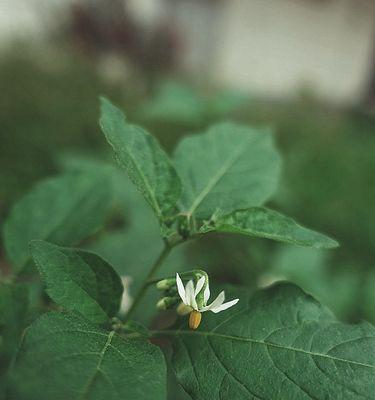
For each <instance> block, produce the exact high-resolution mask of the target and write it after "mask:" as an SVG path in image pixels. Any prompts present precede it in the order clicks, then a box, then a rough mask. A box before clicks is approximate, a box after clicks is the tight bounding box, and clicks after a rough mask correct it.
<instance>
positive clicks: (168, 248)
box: [125, 242, 174, 322]
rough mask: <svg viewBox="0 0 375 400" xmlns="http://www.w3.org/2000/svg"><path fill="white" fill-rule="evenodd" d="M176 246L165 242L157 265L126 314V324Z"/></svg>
mask: <svg viewBox="0 0 375 400" xmlns="http://www.w3.org/2000/svg"><path fill="white" fill-rule="evenodd" d="M173 247H174V245H171V244H169V243H168V242H165V246H164V249H163V251H162V252H161V253H160V255H159V257H158V258H157V259H156V261H155V263H154V264H153V266H152V267H151V269H150V271H149V273H148V274H147V276H146V278H145V280H144V282H143V284H142V286H141V288H140V289H139V290H138V293H137V294H136V295H135V298H134V300H133V304H132V305H131V307H130V309H129V311H128V312H127V314H126V317H125V322H126V321H128V320H129V319H130V317H131V316H132V315H133V313H134V311H135V310H136V308H137V306H138V304H139V303H140V301H141V300H142V298H143V296H144V294H145V292H146V290H147V287H148V286H149V282H150V280H151V279H152V278H153V277H154V275H155V274H156V272H157V271H158V269H159V268H160V267H161V265H162V264H163V262H164V260H165V259H166V258H167V257H168V255H169V253H170V252H171V250H172V248H173Z"/></svg>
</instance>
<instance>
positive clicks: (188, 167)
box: [174, 123, 280, 218]
mask: <svg viewBox="0 0 375 400" xmlns="http://www.w3.org/2000/svg"><path fill="white" fill-rule="evenodd" d="M174 160H175V164H176V168H177V171H178V173H179V175H180V177H181V179H182V182H183V192H182V198H181V208H182V211H183V212H184V213H186V214H188V215H193V214H194V215H195V216H197V217H199V218H209V217H210V216H211V215H212V214H213V213H214V212H215V211H216V210H217V209H220V210H222V211H223V212H225V213H229V212H231V211H234V210H236V209H239V208H246V207H251V206H259V205H262V204H263V202H265V201H266V200H267V199H268V198H269V197H270V196H271V195H272V194H273V193H274V191H275V189H276V186H277V182H278V177H279V169H280V160H279V155H278V153H277V151H276V150H275V148H274V146H273V143H272V135H271V134H270V133H269V132H266V131H264V130H258V129H252V128H249V127H246V126H242V125H236V124H233V123H222V124H218V125H214V126H212V127H211V128H210V129H209V130H208V131H207V132H206V133H204V134H201V135H194V136H187V137H185V138H183V139H182V140H181V142H180V143H179V145H178V147H177V149H176V152H175V157H174Z"/></svg>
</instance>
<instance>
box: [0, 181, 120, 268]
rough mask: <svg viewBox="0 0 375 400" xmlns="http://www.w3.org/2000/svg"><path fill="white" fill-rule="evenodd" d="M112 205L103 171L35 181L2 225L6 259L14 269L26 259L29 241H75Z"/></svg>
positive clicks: (90, 230)
mask: <svg viewBox="0 0 375 400" xmlns="http://www.w3.org/2000/svg"><path fill="white" fill-rule="evenodd" d="M111 204H112V197H111V191H110V188H109V187H108V179H107V177H106V176H105V174H93V173H82V174H66V175H62V176H59V177H57V178H52V179H49V180H46V181H44V182H42V183H40V184H38V185H37V186H36V187H35V188H34V189H33V190H32V191H31V192H30V193H28V194H27V195H26V196H25V197H23V198H22V199H21V200H20V201H19V202H18V203H17V204H16V205H15V206H14V208H13V210H12V212H11V213H10V215H9V217H8V219H7V221H6V223H5V226H4V242H5V248H6V252H7V255H8V258H9V260H10V261H12V263H14V266H15V267H17V269H18V270H22V268H23V267H25V265H26V264H27V262H28V261H29V259H30V256H29V248H28V246H29V242H30V241H31V240H35V239H43V240H48V241H51V242H54V243H56V244H59V245H63V246H64V245H67V246H69V245H73V244H77V243H79V242H80V241H81V240H82V239H85V238H86V237H88V236H89V235H91V234H93V233H94V232H96V231H97V230H98V229H99V228H100V227H101V226H102V225H103V224H104V222H105V219H106V217H107V215H108V211H109V208H110V206H111Z"/></svg>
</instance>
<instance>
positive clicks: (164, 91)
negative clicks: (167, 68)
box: [140, 81, 206, 126]
mask: <svg viewBox="0 0 375 400" xmlns="http://www.w3.org/2000/svg"><path fill="white" fill-rule="evenodd" d="M205 111H206V108H205V102H204V100H203V98H202V97H201V96H199V95H198V94H197V93H196V92H195V91H194V90H193V88H192V87H190V86H187V85H184V84H182V83H179V82H176V81H164V82H162V83H161V84H160V85H159V86H158V88H157V90H156V94H155V96H154V97H153V98H152V99H151V100H149V101H148V102H146V103H145V104H143V105H142V108H141V111H140V115H141V116H142V118H144V119H146V120H150V121H152V122H173V123H181V124H188V125H193V126H194V125H197V124H199V123H200V122H201V121H202V119H203V118H204V117H205Z"/></svg>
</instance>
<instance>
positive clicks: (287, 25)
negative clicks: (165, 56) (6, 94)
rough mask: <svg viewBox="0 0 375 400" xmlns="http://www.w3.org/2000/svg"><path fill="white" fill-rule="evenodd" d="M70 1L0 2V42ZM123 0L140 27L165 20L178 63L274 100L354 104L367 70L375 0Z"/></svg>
mask: <svg viewBox="0 0 375 400" xmlns="http://www.w3.org/2000/svg"><path fill="white" fill-rule="evenodd" d="M71 1H72V0H0V45H1V44H2V43H5V42H6V41H7V39H8V38H9V37H12V36H13V37H14V36H20V37H31V38H33V39H34V38H38V37H41V36H43V34H44V33H45V32H46V30H47V31H48V28H50V27H52V26H53V24H54V20H53V18H55V17H56V8H58V7H61V8H62V7H63V6H64V5H67V4H68V3H69V2H71ZM82 1H85V2H89V3H90V4H93V3H95V1H96V0H82ZM125 3H126V4H127V9H128V10H129V11H130V12H131V13H132V14H133V15H134V17H135V18H136V20H137V21H138V22H139V23H141V24H143V25H144V26H145V27H149V28H150V29H152V27H153V26H157V25H158V24H159V23H160V22H162V21H164V22H167V23H169V24H172V25H173V26H174V28H175V30H176V31H177V33H178V36H179V40H180V43H181V51H180V66H181V68H182V69H183V70H185V71H187V72H188V73H190V74H195V75H196V76H197V77H199V76H200V77H203V79H204V81H207V82H212V83H217V84H220V85H226V86H230V87H233V88H240V89H247V90H249V91H251V92H252V93H254V94H260V95H265V96H272V97H279V98H282V97H285V96H287V97H290V96H293V95H294V94H295V93H297V92H298V90H300V89H301V88H311V90H313V92H314V93H315V94H316V95H318V96H319V97H321V98H322V99H324V100H328V101H331V102H334V103H352V104H355V103H358V102H359V101H361V99H362V98H363V97H364V95H365V92H366V87H367V85H368V82H369V81H370V78H371V77H372V74H373V73H374V71H373V58H374V50H375V43H374V39H375V0H174V1H173V0H126V1H125V0H124V4H125ZM52 9H54V10H53V12H51V10H52ZM57 15H58V14H57Z"/></svg>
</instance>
